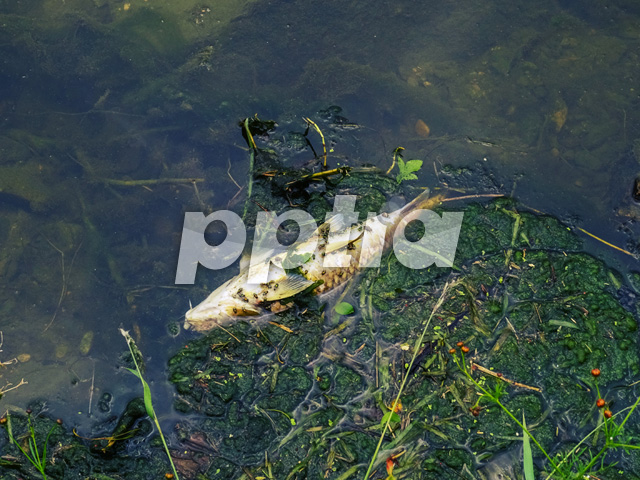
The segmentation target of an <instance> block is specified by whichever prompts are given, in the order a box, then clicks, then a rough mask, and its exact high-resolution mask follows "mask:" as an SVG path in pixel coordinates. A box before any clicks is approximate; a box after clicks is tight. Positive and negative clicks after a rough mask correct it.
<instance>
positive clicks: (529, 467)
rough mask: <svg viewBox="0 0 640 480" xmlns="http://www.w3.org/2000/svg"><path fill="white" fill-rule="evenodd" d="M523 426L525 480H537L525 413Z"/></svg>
mask: <svg viewBox="0 0 640 480" xmlns="http://www.w3.org/2000/svg"><path fill="white" fill-rule="evenodd" d="M522 426H523V427H524V429H523V432H522V462H523V464H524V478H525V480H535V479H536V477H535V472H534V471H533V454H532V453H531V443H530V440H529V435H528V434H527V421H526V420H525V419H524V412H523V413H522Z"/></svg>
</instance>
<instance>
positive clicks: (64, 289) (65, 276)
mask: <svg viewBox="0 0 640 480" xmlns="http://www.w3.org/2000/svg"><path fill="white" fill-rule="evenodd" d="M44 239H45V240H46V241H47V242H49V245H51V246H52V247H53V248H54V249H55V250H56V251H57V252H58V253H59V254H60V264H61V267H62V290H61V291H60V298H58V305H56V310H55V312H53V316H52V317H51V321H49V323H48V324H47V326H46V327H44V330H43V331H42V332H43V333H44V332H46V331H47V330H49V327H50V326H51V325H52V324H53V321H54V320H55V319H56V317H57V316H58V311H59V310H60V305H62V300H64V297H65V295H66V294H67V282H68V280H69V275H70V274H71V269H72V268H73V262H75V260H76V255H78V251H79V250H80V247H81V246H82V242H80V244H79V245H78V248H76V251H75V252H74V254H73V257H72V258H71V263H70V264H69V271H68V272H65V266H64V252H63V251H62V250H60V249H59V248H58V247H56V246H55V245H54V244H53V243H51V241H50V240H49V239H48V238H47V237H44Z"/></svg>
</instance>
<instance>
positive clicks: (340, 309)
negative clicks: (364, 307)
mask: <svg viewBox="0 0 640 480" xmlns="http://www.w3.org/2000/svg"><path fill="white" fill-rule="evenodd" d="M334 310H335V311H336V312H337V313H338V314H340V315H351V314H352V313H353V311H354V310H353V305H351V304H350V303H347V302H340V303H339V304H337V305H336V306H335V307H334Z"/></svg>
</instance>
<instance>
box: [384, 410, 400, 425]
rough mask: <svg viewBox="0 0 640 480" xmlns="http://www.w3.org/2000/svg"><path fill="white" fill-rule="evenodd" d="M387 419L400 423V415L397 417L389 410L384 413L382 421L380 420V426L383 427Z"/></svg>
mask: <svg viewBox="0 0 640 480" xmlns="http://www.w3.org/2000/svg"><path fill="white" fill-rule="evenodd" d="M389 417H391V421H392V422H399V421H400V415H398V414H397V413H396V412H392V411H391V410H389V411H388V412H387V413H385V414H384V415H383V416H382V420H380V425H384V424H385V423H387V420H389Z"/></svg>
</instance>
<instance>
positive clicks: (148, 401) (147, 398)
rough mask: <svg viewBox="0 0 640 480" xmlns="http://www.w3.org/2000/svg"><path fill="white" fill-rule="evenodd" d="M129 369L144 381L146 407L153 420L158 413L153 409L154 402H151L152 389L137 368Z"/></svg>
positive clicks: (143, 389)
mask: <svg viewBox="0 0 640 480" xmlns="http://www.w3.org/2000/svg"><path fill="white" fill-rule="evenodd" d="M125 368H127V367H125ZM127 370H129V371H130V372H131V373H133V374H134V375H135V376H136V377H138V378H139V379H140V381H141V382H142V391H143V393H144V409H145V410H146V411H147V415H149V418H151V420H155V418H156V413H155V411H154V410H153V403H152V402H151V389H150V388H149V384H148V383H147V382H146V381H145V379H144V378H142V375H141V374H140V372H138V371H137V370H133V369H131V368H127Z"/></svg>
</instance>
